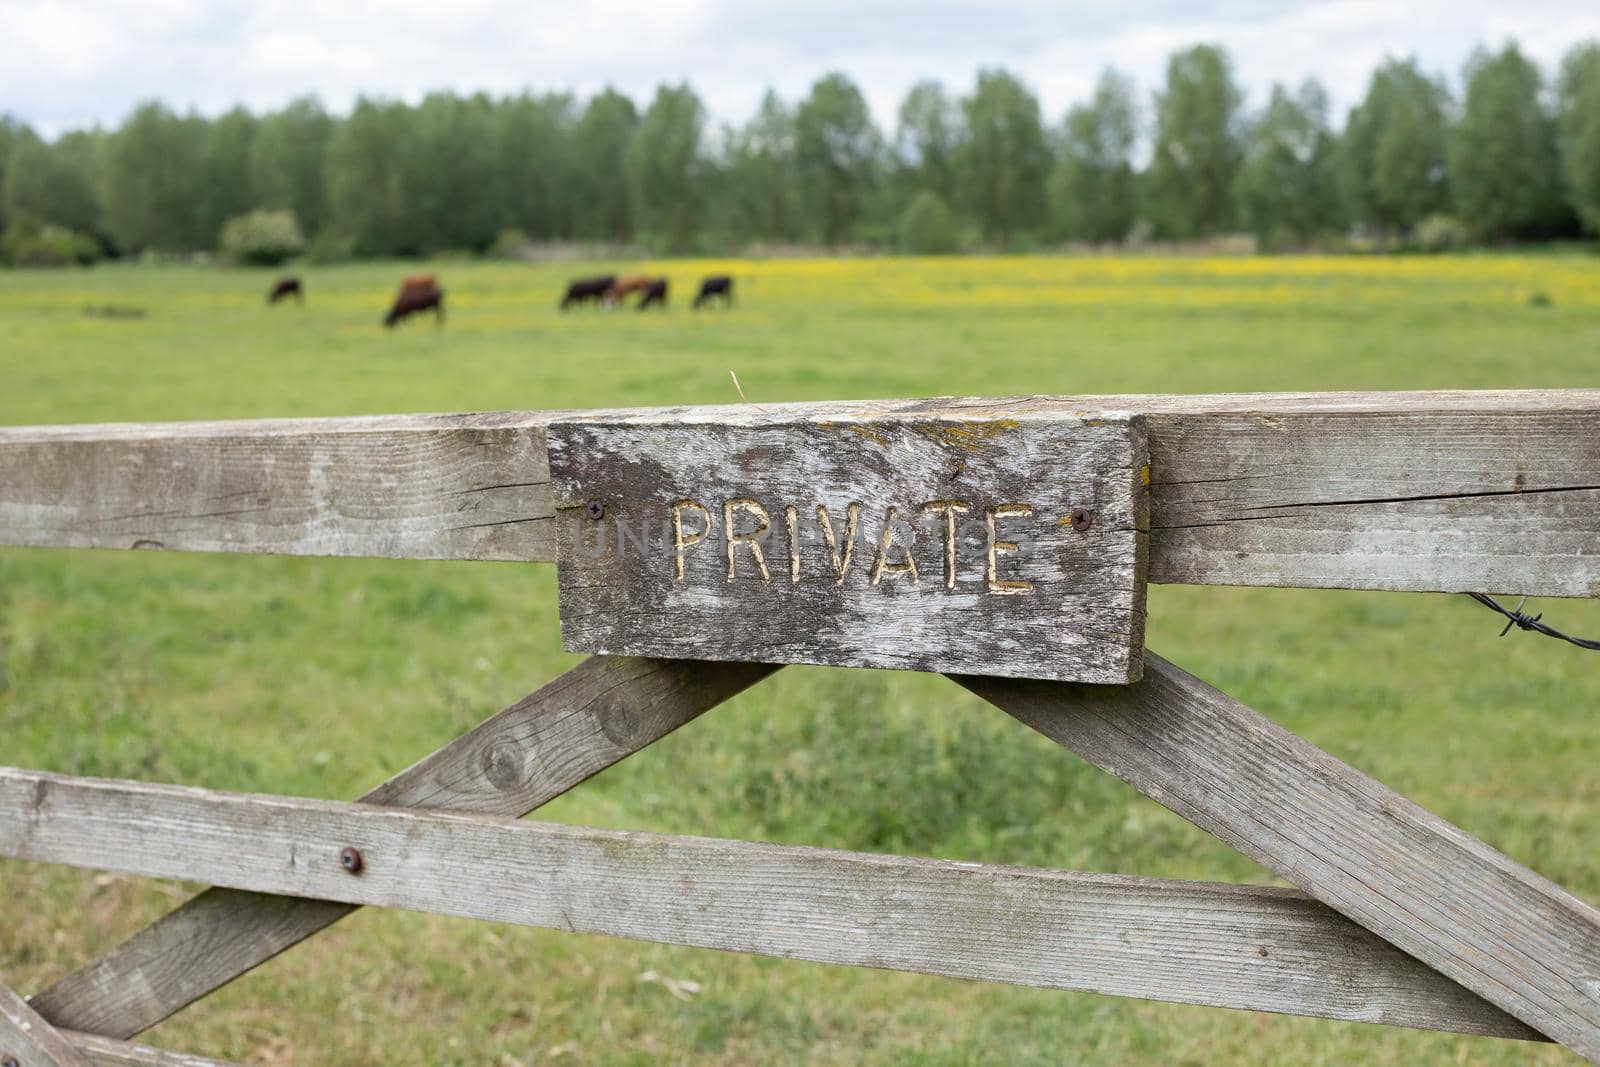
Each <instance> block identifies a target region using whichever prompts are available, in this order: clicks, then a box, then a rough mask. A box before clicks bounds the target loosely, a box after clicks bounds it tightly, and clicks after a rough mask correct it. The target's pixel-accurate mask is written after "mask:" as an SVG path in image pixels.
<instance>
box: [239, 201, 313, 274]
mask: <svg viewBox="0 0 1600 1067" xmlns="http://www.w3.org/2000/svg"><path fill="white" fill-rule="evenodd" d="M218 244H219V246H220V249H221V251H222V254H223V255H224V256H226V257H227V258H228V259H231V260H233V261H234V262H235V263H248V264H251V265H253V266H258V267H275V266H277V265H278V264H280V263H282V262H284V261H285V260H287V259H291V258H293V257H294V256H298V255H299V254H300V253H301V252H304V251H305V247H306V238H305V235H304V234H303V233H301V232H300V223H298V222H296V221H295V217H294V212H292V211H252V212H250V213H249V214H248V215H237V216H235V217H234V218H231V219H229V220H228V221H227V223H226V224H225V225H224V226H223V227H222V237H221V240H220V241H219V242H218Z"/></svg>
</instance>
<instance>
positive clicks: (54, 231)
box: [0, 220, 100, 267]
mask: <svg viewBox="0 0 1600 1067" xmlns="http://www.w3.org/2000/svg"><path fill="white" fill-rule="evenodd" d="M99 258H100V243H99V242H98V241H96V240H95V239H94V238H93V237H89V236H86V235H85V234H81V233H78V232H76V231H74V230H69V229H67V228H66V227H64V226H54V225H49V224H46V225H40V224H38V223H37V222H31V221H26V220H18V221H17V222H15V223H13V224H12V226H11V228H10V229H8V230H7V231H6V234H5V239H4V240H0V259H3V260H4V261H5V262H7V263H10V264H11V265H12V266H14V267H71V266H75V265H82V266H87V265H88V264H90V263H93V262H94V261H95V260H97V259H99Z"/></svg>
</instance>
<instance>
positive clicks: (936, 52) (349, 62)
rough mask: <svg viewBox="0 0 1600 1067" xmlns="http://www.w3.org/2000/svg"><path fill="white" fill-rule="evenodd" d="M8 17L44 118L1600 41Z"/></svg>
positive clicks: (178, 11) (118, 2)
mask: <svg viewBox="0 0 1600 1067" xmlns="http://www.w3.org/2000/svg"><path fill="white" fill-rule="evenodd" d="M0 26H4V27H5V29H6V32H5V34H4V36H3V37H0V112H11V113H13V114H16V115H18V116H19V117H21V118H23V119H24V120H26V121H29V122H31V123H34V124H35V125H37V126H39V127H40V128H41V129H43V130H45V131H46V132H50V133H54V132H59V131H60V130H62V129H65V128H70V127H73V126H79V125H87V124H92V123H96V122H99V123H115V122H117V121H118V120H120V118H121V117H122V116H123V115H124V114H126V113H127V112H128V111H129V110H130V109H131V108H132V107H133V105H134V104H135V103H137V102H138V101H140V100H145V99H150V98H159V99H162V100H165V101H167V102H168V103H170V104H173V105H174V106H177V107H179V108H186V107H195V108H198V109H200V110H201V111H203V112H206V113H210V114H214V113H217V112H220V111H223V110H225V109H227V108H228V107H230V106H232V105H233V104H235V103H239V102H242V103H245V104H247V105H249V106H251V107H253V108H257V109H260V108H266V107H274V106H278V105H281V104H282V103H284V102H285V101H287V100H289V99H290V98H292V97H295V96H298V95H301V94H303V93H307V92H313V93H316V94H318V95H319V96H321V97H322V98H323V100H324V101H325V102H326V103H327V104H328V105H329V106H330V107H332V108H334V109H335V110H343V109H345V108H347V107H348V106H349V105H350V103H351V102H352V100H353V99H354V98H355V97H356V96H357V95H358V94H360V93H369V94H379V95H388V96H398V97H401V98H404V99H413V100H414V99H416V98H418V97H420V96H421V95H422V94H423V93H425V92H427V91H429V90H432V89H455V90H461V91H475V90H478V89H485V90H488V91H491V92H509V91H514V90H518V89H521V88H523V87H530V88H533V89H536V90H542V89H574V90H577V91H579V92H581V93H589V92H593V91H595V90H596V89H599V88H600V87H601V86H603V85H606V84H612V85H615V86H617V87H618V88H620V89H622V90H624V91H626V92H628V93H630V94H632V95H634V96H635V97H636V98H638V99H641V101H642V100H643V99H644V98H647V97H648V95H649V93H650V92H652V91H653V88H654V86H655V85H657V84H659V83H661V82H664V81H678V80H688V81H690V82H691V83H692V84H693V85H694V86H695V87H696V89H697V90H699V92H700V93H701V95H702V96H703V97H704V98H705V99H706V102H707V105H708V106H709V108H710V109H711V111H712V114H713V115H715V116H716V117H717V118H719V119H726V120H732V121H738V120H742V119H743V118H744V117H745V116H747V115H748V114H750V112H752V111H753V110H754V108H755V106H756V103H757V101H758V100H759V99H760V96H761V93H762V92H763V90H764V89H765V88H766V87H767V86H768V85H772V86H774V87H776V88H777V89H778V90H779V92H780V93H782V94H783V95H785V96H787V97H790V98H794V97H796V96H798V95H800V94H802V93H803V92H804V91H805V89H806V87H807V86H808V85H809V84H810V82H811V81H812V80H814V79H815V78H816V77H817V76H818V75H820V74H821V73H823V72H824V71H827V70H842V71H845V72H846V73H848V74H849V75H850V76H851V77H852V78H854V79H855V80H856V81H857V83H858V84H860V85H861V87H862V89H863V91H864V92H865V93H866V95H867V98H868V101H869V103H870V104H871V105H872V107H873V110H874V112H875V114H876V115H877V116H878V118H879V121H880V122H882V123H884V124H885V125H886V126H889V125H892V122H893V116H894V113H895V110H896V108H897V107H898V104H899V101H900V98H901V96H902V95H903V94H904V92H905V90H906V89H907V88H909V86H910V85H911V84H912V83H913V82H914V81H916V80H917V79H919V78H923V77H935V78H939V79H941V80H943V81H945V82H946V83H947V84H948V85H950V86H951V87H952V88H954V89H956V90H958V91H959V90H964V89H965V88H966V87H967V86H969V85H970V84H971V81H972V78H973V76H974V75H975V74H976V72H977V71H978V70H979V69H980V68H982V67H985V66H1004V67H1006V68H1008V69H1010V70H1012V71H1014V72H1016V73H1017V74H1019V75H1020V76H1022V77H1023V78H1024V79H1026V80H1027V81H1028V82H1029V83H1030V84H1032V85H1033V86H1034V87H1035V89H1036V90H1037V91H1038V92H1039V93H1040V96H1041V99H1042V102H1043V104H1044V107H1045V110H1046V113H1047V114H1048V115H1049V116H1050V117H1051V118H1052V120H1053V119H1054V118H1055V117H1056V116H1059V115H1060V114H1061V112H1062V111H1064V110H1065V108H1066V107H1067V106H1068V105H1069V104H1071V103H1073V102H1074V101H1076V100H1078V99H1081V98H1083V97H1084V96H1085V95H1086V94H1087V93H1088V91H1089V89H1090V87H1091V86H1092V85H1093V83H1094V80H1095V78H1096V77H1097V76H1098V73H1099V71H1100V70H1101V69H1102V68H1103V67H1106V66H1108V65H1109V66H1116V67H1118V68H1119V69H1122V70H1124V71H1126V72H1128V73H1130V74H1132V75H1133V76H1134V77H1135V78H1136V80H1137V81H1138V83H1139V86H1140V88H1141V90H1142V91H1143V92H1145V93H1148V92H1149V91H1151V90H1152V89H1154V88H1156V87H1157V86H1158V85H1159V84H1160V81H1161V78H1162V73H1163V70H1164V67H1165V64H1166V59H1167V56H1168V55H1169V54H1170V53H1171V52H1172V51H1173V50H1175V49H1177V48H1180V47H1183V46H1185V45H1188V44H1192V43H1195V42H1198V41H1212V42H1217V43H1220V44H1222V45H1224V46H1225V47H1226V48H1227V49H1228V50H1229V52H1230V54H1231V55H1232V56H1233V59H1234V63H1235V68H1236V70H1237V72H1238V76H1239V78H1240V80H1241V81H1242V82H1243V84H1244V85H1245V86H1246V87H1247V89H1248V90H1249V92H1250V95H1251V98H1252V99H1253V100H1256V101H1259V100H1261V99H1262V98H1264V96H1265V92H1266V89H1267V87H1268V86H1270V85H1271V84H1272V83H1273V82H1274V81H1286V82H1298V81H1300V80H1301V79H1302V78H1304V77H1306V76H1308V75H1315V76H1317V77H1319V78H1320V79H1322V81H1323V82H1324V84H1325V85H1326V86H1327V87H1328V89H1329V93H1330V96H1331V97H1332V102H1333V105H1334V108H1335V112H1336V113H1337V114H1342V112H1343V111H1344V109H1346V108H1347V107H1349V106H1350V105H1351V104H1352V103H1353V102H1355V101H1356V100H1357V99H1359V97H1360V95H1361V93H1362V91H1363V89H1364V87H1365V84H1366V80H1367V78H1368V76H1369V74H1370V73H1371V70H1372V68H1373V66H1374V65H1375V64H1376V63H1377V62H1379V61H1380V60H1381V59H1382V58H1383V57H1384V56H1385V55H1407V54H1411V53H1416V54H1417V55H1419V57H1420V58H1421V59H1422V62H1423V64H1424V66H1425V67H1427V68H1428V69H1429V70H1432V71H1435V72H1439V73H1445V74H1448V75H1449V76H1450V77H1451V78H1452V80H1454V79H1456V78H1457V77H1458V75H1459V71H1460V68H1461V65H1462V63H1463V62H1464V61H1465V60H1466V58H1467V56H1468V55H1469V54H1470V52H1471V51H1472V49H1473V48H1474V47H1475V46H1476V45H1479V44H1486V45H1490V46H1498V45H1499V44H1500V43H1502V42H1503V41H1504V40H1506V39H1509V38H1516V39H1517V40H1519V41H1521V42H1522V44H1523V45H1524V47H1525V48H1526V49H1527V51H1528V52H1529V54H1530V55H1532V56H1534V57H1535V58H1536V59H1538V60H1539V61H1540V62H1541V63H1543V64H1544V65H1545V67H1546V70H1547V71H1549V72H1552V73H1553V71H1554V68H1555V64H1556V63H1557V62H1559V59H1560V57H1561V55H1562V54H1563V53H1564V52H1565V51H1566V49H1567V48H1569V47H1570V46H1571V45H1572V44H1574V43H1576V42H1578V41H1580V40H1583V39H1585V38H1589V37H1600V11H1597V10H1596V9H1595V5H1594V4H1593V2H1592V0H1583V2H1581V3H1580V2H1575V0H1524V2H1522V3H1519V4H1518V5H1517V6H1516V7H1515V8H1507V7H1506V6H1505V5H1504V4H1503V3H1500V2H1493V0H1415V2H1410V3H1407V4H1405V5H1399V4H1393V3H1388V2H1380V0H1298V2H1291V3H1287V4H1283V3H1271V2H1268V0H1216V2H1213V3H1211V4H1209V5H1207V6H1206V7H1204V8H1199V7H1197V6H1196V5H1192V4H1181V3H1178V2H1176V0H1137V2H1133V3H1128V4H1121V5H1105V4H1095V5H1089V4H1085V3H1061V2H1058V0H1010V2H1008V3H1007V4H1006V5H1005V6H1004V7H999V6H995V5H992V4H987V3H985V4H979V3H975V2H971V0H890V2H887V3H877V4H867V3H861V2H859V0H817V2H812V3H807V4H799V3H793V2H787V3H786V2H782V0H685V2H677V3H668V2H662V0H655V2H640V0H621V2H611V3H603V4H581V3H572V2H570V0H563V2H561V3H547V2H535V3H530V2H527V0H522V2H514V0H450V2H448V3H446V2H441V0H384V2H375V0H356V2H351V3H322V4H306V3H304V0H293V2H290V0H261V2H258V3H254V4H244V3H241V2H238V0H225V2H206V0H136V2H135V0H100V2H96V3H87V2H84V0H0Z"/></svg>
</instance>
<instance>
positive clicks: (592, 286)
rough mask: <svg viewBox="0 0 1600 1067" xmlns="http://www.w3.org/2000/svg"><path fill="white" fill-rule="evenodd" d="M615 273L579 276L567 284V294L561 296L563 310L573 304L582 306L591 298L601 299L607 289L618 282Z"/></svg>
mask: <svg viewBox="0 0 1600 1067" xmlns="http://www.w3.org/2000/svg"><path fill="white" fill-rule="evenodd" d="M616 281H617V276H616V275H615V274H601V275H597V276H596V277H593V278H579V279H577V280H576V281H573V282H572V283H571V284H569V285H568V286H567V295H566V296H564V297H562V298H561V310H562V311H565V310H567V308H569V307H571V306H572V305H573V304H577V305H578V306H579V307H582V306H583V305H584V304H587V303H588V302H589V301H591V300H595V301H598V300H601V299H603V298H604V297H605V295H606V290H607V289H610V288H611V287H612V286H613V285H615V284H616Z"/></svg>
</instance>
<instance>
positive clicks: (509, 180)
mask: <svg viewBox="0 0 1600 1067" xmlns="http://www.w3.org/2000/svg"><path fill="white" fill-rule="evenodd" d="M575 107H576V106H575V104H574V102H573V99H572V96H571V94H569V93H549V94H546V95H544V96H531V95H529V94H527V93H524V94H522V95H521V96H515V97H512V98H510V99H508V100H503V101H501V103H500V105H499V107H498V108H496V109H495V126H496V134H495V136H496V141H497V145H498V148H497V151H496V154H497V156H498V157H499V161H500V162H499V165H500V168H501V170H502V172H503V173H504V175H505V198H506V203H505V211H506V217H505V219H504V220H503V222H504V225H506V226H512V227H515V228H517V229H519V230H521V231H522V232H523V233H525V234H527V235H528V236H529V237H532V238H534V239H536V240H544V241H553V240H558V239H561V238H565V237H571V236H572V235H573V220H572V208H573V196H574V193H575V192H576V191H577V190H575V189H574V188H573V186H574V184H575V182H574V178H573V173H574V172H573V161H572V145H571V138H572V126H573V123H574V122H575V121H576V119H575V115H574V112H575Z"/></svg>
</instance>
